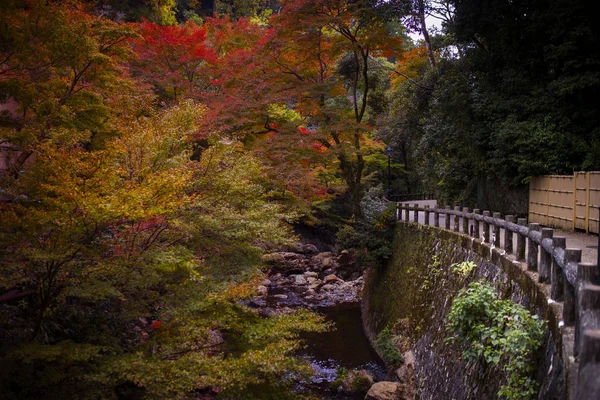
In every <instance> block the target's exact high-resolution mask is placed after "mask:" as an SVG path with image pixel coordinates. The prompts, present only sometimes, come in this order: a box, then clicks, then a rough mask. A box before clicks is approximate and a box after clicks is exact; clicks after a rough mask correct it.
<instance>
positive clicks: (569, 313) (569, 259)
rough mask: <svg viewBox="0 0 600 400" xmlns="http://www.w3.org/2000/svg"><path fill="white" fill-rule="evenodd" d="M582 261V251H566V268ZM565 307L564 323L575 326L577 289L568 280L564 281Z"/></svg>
mask: <svg viewBox="0 0 600 400" xmlns="http://www.w3.org/2000/svg"><path fill="white" fill-rule="evenodd" d="M580 261H581V250H580V249H565V268H567V265H568V264H570V263H579V262H580ZM563 282H564V289H563V290H564V296H565V297H564V299H565V300H564V307H563V322H564V323H565V325H566V326H573V325H575V321H576V302H575V287H574V286H573V285H571V282H569V280H568V279H564V280H563Z"/></svg>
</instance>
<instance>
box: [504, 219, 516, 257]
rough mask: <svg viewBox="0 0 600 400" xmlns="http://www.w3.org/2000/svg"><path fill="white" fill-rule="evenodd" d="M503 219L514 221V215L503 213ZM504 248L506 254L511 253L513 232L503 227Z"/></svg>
mask: <svg viewBox="0 0 600 400" xmlns="http://www.w3.org/2000/svg"><path fill="white" fill-rule="evenodd" d="M504 220H505V221H506V222H511V223H512V222H514V220H515V217H514V216H513V215H505V216H504ZM504 250H506V252H507V253H508V254H512V252H513V251H514V249H513V233H512V231H510V230H508V229H505V230H504Z"/></svg>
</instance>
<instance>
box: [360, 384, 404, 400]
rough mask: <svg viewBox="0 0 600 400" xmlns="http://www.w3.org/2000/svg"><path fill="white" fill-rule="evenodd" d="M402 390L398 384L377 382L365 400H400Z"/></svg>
mask: <svg viewBox="0 0 600 400" xmlns="http://www.w3.org/2000/svg"><path fill="white" fill-rule="evenodd" d="M401 396H402V388H401V386H400V384H399V383H398V382H386V381H383V382H377V383H375V384H374V385H373V386H371V389H369V392H368V393H367V395H366V396H365V400H401V399H402V397H401Z"/></svg>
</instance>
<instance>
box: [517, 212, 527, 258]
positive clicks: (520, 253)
mask: <svg viewBox="0 0 600 400" xmlns="http://www.w3.org/2000/svg"><path fill="white" fill-rule="evenodd" d="M526 223H527V220H526V219H525V218H519V219H518V220H517V224H519V225H525V224H526ZM517 260H519V261H523V260H525V236H523V235H522V234H521V233H517Z"/></svg>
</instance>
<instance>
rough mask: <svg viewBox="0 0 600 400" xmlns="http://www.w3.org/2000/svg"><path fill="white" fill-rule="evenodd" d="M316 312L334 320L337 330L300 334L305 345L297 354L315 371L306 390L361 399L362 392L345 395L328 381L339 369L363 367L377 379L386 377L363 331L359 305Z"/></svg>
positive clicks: (334, 307) (335, 307)
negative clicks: (332, 388) (334, 389)
mask: <svg viewBox="0 0 600 400" xmlns="http://www.w3.org/2000/svg"><path fill="white" fill-rule="evenodd" d="M317 311H318V312H320V313H321V314H323V315H325V317H326V318H327V319H328V320H329V321H331V322H333V323H334V324H335V328H336V329H334V330H332V331H330V332H324V333H305V334H303V335H302V338H303V339H304V340H305V344H306V347H305V348H304V349H302V350H301V351H300V352H299V355H300V356H302V357H304V358H305V359H306V360H307V361H309V363H310V364H311V365H312V367H313V368H314V370H315V376H314V377H313V379H312V382H311V384H310V385H309V386H310V387H307V388H305V389H307V390H310V391H311V392H312V393H315V394H317V395H319V396H320V397H321V398H322V399H347V400H349V399H363V398H364V394H359V395H355V396H351V395H344V394H341V393H337V392H334V391H332V390H331V389H330V383H331V382H333V381H334V380H335V379H336V377H337V374H338V370H339V369H341V368H345V369H348V370H351V369H359V370H360V369H366V370H367V371H369V372H371V373H372V374H374V375H375V376H376V377H377V379H378V380H381V379H383V378H384V376H385V369H384V367H383V365H382V363H381V361H380V360H379V358H378V356H377V354H376V353H375V351H374V350H373V348H372V347H371V345H370V344H369V341H368V340H367V337H366V335H365V333H364V331H363V327H362V321H361V314H360V304H358V303H342V304H338V305H335V306H332V307H326V308H320V309H317ZM300 389H301V388H300Z"/></svg>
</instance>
